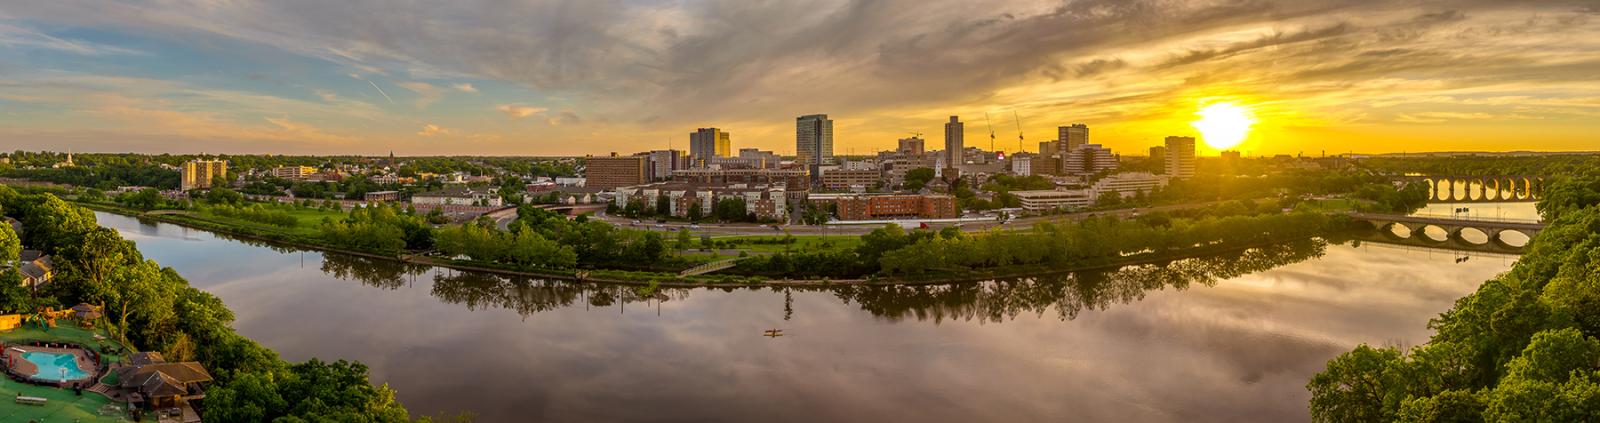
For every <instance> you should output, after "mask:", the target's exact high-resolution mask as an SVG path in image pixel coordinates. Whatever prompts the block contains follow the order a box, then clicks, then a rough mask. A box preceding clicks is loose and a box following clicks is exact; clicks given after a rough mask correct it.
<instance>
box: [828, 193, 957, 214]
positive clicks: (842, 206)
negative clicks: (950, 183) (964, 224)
mask: <svg viewBox="0 0 1600 423" xmlns="http://www.w3.org/2000/svg"><path fill="white" fill-rule="evenodd" d="M807 200H808V201H810V202H811V203H812V204H817V205H825V204H831V205H833V206H834V210H835V214H836V215H837V216H838V217H839V220H879V219H904V218H919V219H954V218H956V217H960V216H961V210H960V208H959V207H957V205H956V198H955V197H952V196H949V195H859V194H857V195H827V194H812V195H811V196H809V197H808V198H807Z"/></svg>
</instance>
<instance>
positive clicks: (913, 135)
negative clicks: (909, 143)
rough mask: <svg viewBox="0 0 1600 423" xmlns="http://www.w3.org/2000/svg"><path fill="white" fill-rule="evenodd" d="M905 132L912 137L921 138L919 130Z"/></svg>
mask: <svg viewBox="0 0 1600 423" xmlns="http://www.w3.org/2000/svg"><path fill="white" fill-rule="evenodd" d="M907 134H911V136H912V137H916V138H922V133H921V132H907Z"/></svg>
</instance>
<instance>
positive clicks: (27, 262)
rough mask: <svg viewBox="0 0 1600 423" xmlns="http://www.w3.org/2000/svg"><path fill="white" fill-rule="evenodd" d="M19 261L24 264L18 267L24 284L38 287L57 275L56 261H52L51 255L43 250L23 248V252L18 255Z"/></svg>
mask: <svg viewBox="0 0 1600 423" xmlns="http://www.w3.org/2000/svg"><path fill="white" fill-rule="evenodd" d="M17 261H18V262H20V263H21V264H22V265H21V267H19V268H17V272H18V273H21V274H22V285H23V286H34V287H36V286H40V285H44V284H47V283H50V280H51V279H52V278H54V277H55V272H54V270H55V267H56V265H55V262H53V261H51V260H50V256H48V255H45V254H44V252H42V251H39V250H22V254H21V255H20V256H19V257H17Z"/></svg>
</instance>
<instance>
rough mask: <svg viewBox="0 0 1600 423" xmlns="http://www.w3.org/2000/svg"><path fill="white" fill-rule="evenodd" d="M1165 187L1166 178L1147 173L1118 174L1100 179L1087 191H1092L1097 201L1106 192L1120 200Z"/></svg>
mask: <svg viewBox="0 0 1600 423" xmlns="http://www.w3.org/2000/svg"><path fill="white" fill-rule="evenodd" d="M1165 186H1167V178H1165V177H1162V176H1157V175H1151V174H1149V173H1142V172H1140V173H1118V174H1115V175H1111V176H1107V177H1105V178H1101V179H1100V180H1099V181H1097V182H1095V183H1094V186H1093V187H1090V188H1089V190H1090V191H1093V193H1094V198H1096V199H1098V198H1100V196H1101V195H1103V194H1105V193H1107V192H1115V193H1117V195H1120V196H1122V198H1131V197H1135V196H1138V195H1139V193H1141V192H1143V193H1145V194H1146V195H1148V194H1150V193H1151V192H1155V191H1156V190H1157V189H1160V188H1162V187H1165Z"/></svg>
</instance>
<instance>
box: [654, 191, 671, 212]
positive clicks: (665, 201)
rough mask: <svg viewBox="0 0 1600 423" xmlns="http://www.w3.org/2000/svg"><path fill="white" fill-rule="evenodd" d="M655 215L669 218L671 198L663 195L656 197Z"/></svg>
mask: <svg viewBox="0 0 1600 423" xmlns="http://www.w3.org/2000/svg"><path fill="white" fill-rule="evenodd" d="M656 215H657V216H671V215H672V198H671V197H667V196H665V195H657V196H656Z"/></svg>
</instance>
